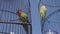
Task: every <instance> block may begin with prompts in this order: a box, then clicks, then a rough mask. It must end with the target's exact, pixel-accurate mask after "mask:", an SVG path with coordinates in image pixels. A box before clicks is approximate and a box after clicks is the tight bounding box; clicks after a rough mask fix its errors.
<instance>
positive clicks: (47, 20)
mask: <svg viewBox="0 0 60 34" xmlns="http://www.w3.org/2000/svg"><path fill="white" fill-rule="evenodd" d="M44 1H45V2H46V3H45V2H44ZM44 1H43V0H40V1H39V4H38V9H39V10H40V7H41V6H42V5H45V6H46V7H50V8H51V7H53V8H55V7H57V8H58V7H60V5H57V4H58V3H57V2H55V3H54V1H55V0H52V3H53V4H55V5H53V4H51V0H50V1H49V2H48V0H44ZM47 3H50V4H47ZM57 8H56V10H54V11H53V12H52V13H50V14H48V15H47V16H46V17H45V19H44V21H43V22H44V23H43V25H42V26H41V28H42V29H41V30H43V31H42V34H46V32H45V30H46V29H50V28H51V29H53V30H55V31H57V32H58V33H57V34H59V30H58V29H59V25H60V23H59V22H60V21H59V19H60V18H59V17H60V16H59V14H60V9H59V8H58V9H57ZM47 10H49V9H47ZM51 19H53V20H51ZM52 24H53V25H52ZM55 27H56V28H55Z"/></svg>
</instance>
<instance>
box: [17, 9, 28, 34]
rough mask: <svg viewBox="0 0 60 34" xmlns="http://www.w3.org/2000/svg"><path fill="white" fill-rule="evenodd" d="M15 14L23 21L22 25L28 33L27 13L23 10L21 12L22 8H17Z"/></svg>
mask: <svg viewBox="0 0 60 34" xmlns="http://www.w3.org/2000/svg"><path fill="white" fill-rule="evenodd" d="M17 14H18V16H19V20H20V22H22V23H25V24H24V25H23V27H24V29H25V31H26V32H27V34H28V25H26V23H29V21H28V16H27V14H26V13H25V12H23V11H22V10H18V11H17Z"/></svg>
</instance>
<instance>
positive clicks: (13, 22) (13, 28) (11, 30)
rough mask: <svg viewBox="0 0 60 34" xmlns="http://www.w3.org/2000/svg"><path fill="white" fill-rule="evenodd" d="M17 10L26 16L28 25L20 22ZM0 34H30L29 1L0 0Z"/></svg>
mask: <svg viewBox="0 0 60 34" xmlns="http://www.w3.org/2000/svg"><path fill="white" fill-rule="evenodd" d="M17 10H22V11H24V12H25V13H26V14H27V15H28V21H29V23H22V22H20V19H19V16H18V14H17V13H16V11H17ZM23 26H24V27H23ZM27 26H28V27H27ZM0 34H32V25H31V11H30V1H29V0H0Z"/></svg>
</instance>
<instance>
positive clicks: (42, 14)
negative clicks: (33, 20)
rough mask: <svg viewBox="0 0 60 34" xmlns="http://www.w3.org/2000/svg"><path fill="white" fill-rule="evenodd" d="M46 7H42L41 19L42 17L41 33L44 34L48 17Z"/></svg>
mask: <svg viewBox="0 0 60 34" xmlns="http://www.w3.org/2000/svg"><path fill="white" fill-rule="evenodd" d="M46 10H47V8H46V6H45V5H42V6H41V7H40V17H41V32H42V33H43V28H44V20H45V17H46Z"/></svg>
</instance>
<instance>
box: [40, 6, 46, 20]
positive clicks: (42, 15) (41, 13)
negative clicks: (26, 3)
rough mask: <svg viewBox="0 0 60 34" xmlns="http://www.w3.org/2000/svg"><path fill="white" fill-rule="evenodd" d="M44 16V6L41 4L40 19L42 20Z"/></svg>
mask: <svg viewBox="0 0 60 34" xmlns="http://www.w3.org/2000/svg"><path fill="white" fill-rule="evenodd" d="M45 16H46V6H45V5H42V6H41V7H40V17H41V20H44V19H45Z"/></svg>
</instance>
